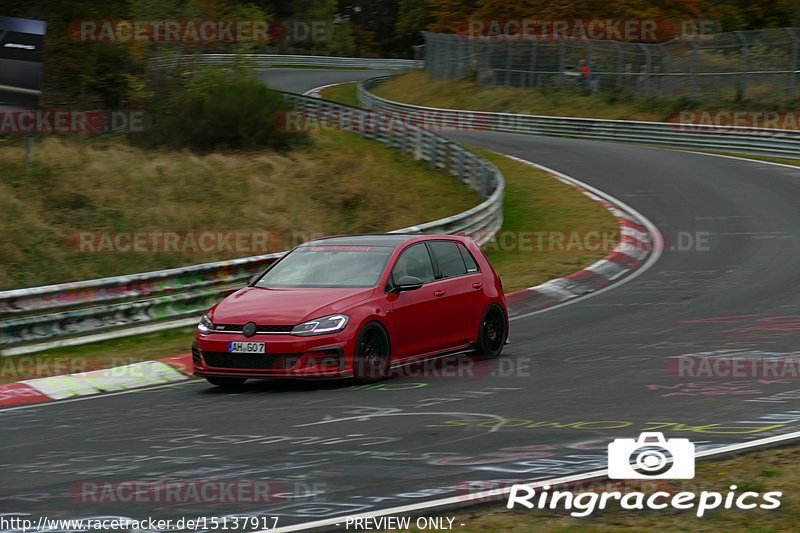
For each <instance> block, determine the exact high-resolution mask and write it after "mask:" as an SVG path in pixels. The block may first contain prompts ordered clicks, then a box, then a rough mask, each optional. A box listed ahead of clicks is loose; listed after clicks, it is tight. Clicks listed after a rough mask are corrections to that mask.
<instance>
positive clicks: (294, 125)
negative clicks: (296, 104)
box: [272, 109, 493, 133]
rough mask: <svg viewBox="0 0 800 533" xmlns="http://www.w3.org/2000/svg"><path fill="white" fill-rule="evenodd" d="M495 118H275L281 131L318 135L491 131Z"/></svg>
mask: <svg viewBox="0 0 800 533" xmlns="http://www.w3.org/2000/svg"><path fill="white" fill-rule="evenodd" d="M492 121H493V118H492V116H491V115H489V114H488V113H482V112H480V111H475V112H464V111H458V112H454V111H436V110H431V111H362V110H355V109H354V110H352V111H346V110H338V109H331V110H288V111H279V112H278V113H276V114H275V116H274V117H273V119H272V125H273V126H274V127H275V129H276V130H278V131H283V132H290V133H317V132H324V131H340V130H341V131H352V132H357V133H361V132H364V133H376V132H382V131H391V132H413V131H417V130H419V129H423V130H427V131H474V130H486V129H491V125H492Z"/></svg>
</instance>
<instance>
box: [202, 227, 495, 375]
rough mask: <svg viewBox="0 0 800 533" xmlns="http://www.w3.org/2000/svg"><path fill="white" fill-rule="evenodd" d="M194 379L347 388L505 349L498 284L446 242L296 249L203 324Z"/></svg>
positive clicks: (475, 257)
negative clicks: (335, 383) (416, 366)
mask: <svg viewBox="0 0 800 533" xmlns="http://www.w3.org/2000/svg"><path fill="white" fill-rule="evenodd" d="M197 330H198V331H197V336H196V338H195V343H194V345H193V346H192V359H193V362H194V372H195V374H196V375H198V376H202V377H204V378H206V379H207V380H208V381H209V382H211V383H212V384H214V385H220V386H228V387H231V386H238V385H241V384H242V383H244V382H245V380H246V379H247V378H266V377H296V378H311V377H324V378H335V377H355V378H357V379H359V380H361V381H374V380H378V379H381V378H383V377H385V376H386V375H387V374H388V372H389V370H390V368H391V367H392V366H394V365H403V364H407V363H408V362H409V361H410V360H412V359H416V358H423V357H436V356H440V355H445V354H450V353H456V352H465V351H468V350H470V351H477V352H478V353H479V354H481V355H483V356H484V357H489V358H491V357H497V356H498V355H500V352H501V351H502V350H503V346H504V344H505V343H506V339H507V337H508V312H507V310H506V305H505V297H504V295H503V287H502V285H501V283H500V279H499V278H498V277H497V274H496V273H495V272H494V269H493V268H492V266H491V264H489V261H488V260H487V259H486V256H485V255H484V254H483V252H482V251H481V249H480V247H478V245H477V244H476V243H475V241H474V240H472V239H471V238H469V237H456V236H452V235H401V234H379V235H353V236H343V237H328V238H324V239H317V240H314V241H310V242H307V243H305V244H303V245H301V246H298V247H297V248H295V249H294V250H292V251H291V252H289V253H287V254H286V255H284V256H283V257H282V258H281V259H280V260H278V261H276V262H275V263H273V264H272V265H270V267H269V268H268V269H267V270H266V271H265V272H264V273H263V274H261V275H260V276H258V277H257V278H254V279H253V280H251V282H250V283H249V284H248V285H247V286H246V287H244V288H243V289H240V290H238V291H236V292H235V293H233V294H231V295H230V296H228V297H227V298H225V299H224V300H223V301H222V302H220V303H218V304H217V305H215V306H214V307H212V308H211V309H209V311H208V312H207V313H206V314H205V316H203V319H202V321H201V322H200V324H199V325H198V326H197Z"/></svg>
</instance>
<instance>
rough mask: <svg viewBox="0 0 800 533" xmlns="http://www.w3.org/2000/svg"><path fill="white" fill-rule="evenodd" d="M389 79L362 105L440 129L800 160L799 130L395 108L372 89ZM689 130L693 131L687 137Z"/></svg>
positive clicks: (366, 94) (365, 88) (363, 93)
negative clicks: (430, 120) (426, 118)
mask: <svg viewBox="0 0 800 533" xmlns="http://www.w3.org/2000/svg"><path fill="white" fill-rule="evenodd" d="M388 78H389V76H380V77H376V78H370V79H368V80H366V81H364V82H363V83H361V84H359V86H358V101H359V103H360V104H361V105H362V106H363V107H365V108H366V109H372V110H376V111H384V112H391V113H404V114H415V115H417V116H422V115H424V114H425V113H427V114H429V115H431V116H435V117H436V121H437V125H442V126H444V127H446V128H447V127H451V128H455V129H464V128H465V125H467V127H469V126H470V125H471V126H472V127H473V128H474V129H481V130H490V131H501V132H508V133H528V134H534V135H552V136H556V137H575V138H584V139H593V140H605V141H616V142H626V143H633V144H648V145H656V146H667V147H672V148H685V149H689V150H697V149H704V150H718V151H724V152H739V153H747V154H759V155H766V156H773V157H787V158H791V159H800V130H778V129H767V128H745V127H725V128H724V130H725V131H724V132H720V131H719V130H720V129H721V128H719V127H718V126H702V125H694V124H686V125H681V124H676V123H671V122H644V121H636V120H605V119H598V118H573V117H551V116H540V115H516V114H513V113H495V112H488V111H468V110H459V109H441V108H436V107H424V106H417V105H411V104H404V103H401V102H394V101H392V100H386V99H385V98H381V97H379V96H376V95H375V94H373V93H371V92H370V89H371V88H374V87H375V86H376V85H378V84H380V83H382V82H383V81H385V80H386V79H388ZM687 130H688V131H687Z"/></svg>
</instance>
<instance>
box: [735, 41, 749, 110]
mask: <svg viewBox="0 0 800 533" xmlns="http://www.w3.org/2000/svg"><path fill="white" fill-rule="evenodd" d="M736 36H737V37H738V38H739V41H741V43H742V75H741V77H740V79H739V98H738V99H737V100H738V101H742V100H744V99H745V97H746V96H747V52H748V50H749V48H750V42H749V41H748V40H747V37H745V36H744V34H743V33H742V32H741V31H737V32H736Z"/></svg>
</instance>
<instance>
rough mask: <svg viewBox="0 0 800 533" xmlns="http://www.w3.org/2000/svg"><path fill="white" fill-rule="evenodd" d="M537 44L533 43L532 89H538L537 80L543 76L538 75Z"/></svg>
mask: <svg viewBox="0 0 800 533" xmlns="http://www.w3.org/2000/svg"><path fill="white" fill-rule="evenodd" d="M536 52H537V46H536V43H531V87H536V79H537V78H540V77H541V76H537V75H536Z"/></svg>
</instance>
